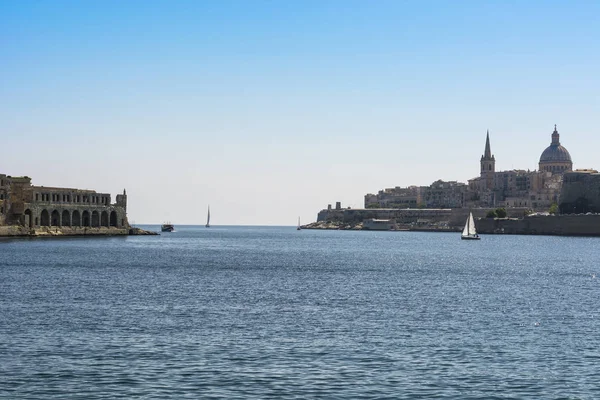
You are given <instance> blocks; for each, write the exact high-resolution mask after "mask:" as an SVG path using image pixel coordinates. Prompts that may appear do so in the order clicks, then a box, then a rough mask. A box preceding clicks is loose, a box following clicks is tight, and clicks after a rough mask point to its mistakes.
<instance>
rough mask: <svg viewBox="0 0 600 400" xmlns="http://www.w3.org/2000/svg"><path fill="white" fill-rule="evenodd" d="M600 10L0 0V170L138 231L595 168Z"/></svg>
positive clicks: (530, 5)
mask: <svg viewBox="0 0 600 400" xmlns="http://www.w3.org/2000/svg"><path fill="white" fill-rule="evenodd" d="M599 43H600V3H599V2H596V1H573V2H558V1H533V0H532V1H485V2H483V1H457V2H447V1H410V2H408V1H406V2H403V1H376V2H364V1H363V2H359V1H293V2H277V1H214V2H209V1H204V2H202V1H129V2H120V1H85V2H83V1H0V57H1V58H0V61H1V62H0V72H1V73H0V87H1V88H2V89H1V90H0V133H1V134H2V136H3V138H4V140H3V148H4V149H5V151H3V157H2V160H1V161H0V172H2V173H7V174H12V175H29V176H31V177H33V179H34V183H35V184H38V185H47V186H51V185H57V186H67V187H81V188H93V189H96V190H98V191H102V192H110V193H112V194H113V196H114V195H115V194H116V193H117V192H120V191H122V189H123V188H127V189H128V194H129V204H130V207H129V217H130V220H133V221H136V222H137V223H160V222H162V221H164V220H170V221H173V222H174V223H178V224H186V223H189V224H194V223H203V221H204V218H205V209H206V206H207V205H208V204H210V205H211V209H212V214H213V216H212V219H213V221H214V223H215V224H281V225H292V224H294V223H295V221H296V219H297V217H298V215H299V216H301V218H302V220H303V221H306V222H308V221H312V220H314V219H315V218H316V213H317V211H318V210H319V209H321V208H324V207H325V206H326V205H327V203H333V202H335V201H342V202H343V204H344V205H349V206H354V207H360V206H361V205H362V201H363V196H364V194H365V193H368V192H376V191H377V190H379V189H381V188H384V187H393V186H406V185H411V184H416V185H428V184H430V183H431V182H433V181H434V180H436V179H445V180H459V181H463V182H466V180H467V179H470V178H472V177H474V176H476V175H477V174H478V170H479V157H480V156H481V154H482V152H483V148H484V144H485V132H486V129H489V130H490V137H491V143H492V151H493V153H494V154H495V156H496V160H497V161H496V167H497V169H500V170H502V169H512V168H521V169H535V168H536V167H537V161H538V159H539V155H540V154H541V152H542V151H543V149H544V148H545V147H546V146H547V145H548V144H549V143H550V134H551V132H552V130H553V127H554V124H558V128H559V131H560V133H561V141H562V143H563V145H565V147H567V149H568V150H569V151H570V153H571V156H572V158H573V161H574V166H575V168H590V167H593V168H600V162H598V158H597V156H596V154H597V149H598V148H600V137H598V135H597V127H598V126H600V124H599V123H600V121H599V115H600V113H599V110H600V94H599V93H600V80H599V78H598V71H599V70H600V68H599V66H600V48H599V47H600V45H599Z"/></svg>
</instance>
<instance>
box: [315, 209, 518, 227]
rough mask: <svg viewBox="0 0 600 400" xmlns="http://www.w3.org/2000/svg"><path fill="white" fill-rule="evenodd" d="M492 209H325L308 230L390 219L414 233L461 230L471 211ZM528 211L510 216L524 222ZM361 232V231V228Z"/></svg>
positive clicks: (482, 213) (476, 213)
mask: <svg viewBox="0 0 600 400" xmlns="http://www.w3.org/2000/svg"><path fill="white" fill-rule="evenodd" d="M490 210H493V209H492V208H475V209H472V210H469V209H468V208H453V209H450V208H447V209H418V208H406V209H396V208H366V209H364V208H356V209H352V208H347V209H331V210H329V209H325V210H321V211H320V212H319V214H318V216H317V223H316V224H309V225H307V227H308V228H317V227H321V229H336V228H337V227H342V229H356V227H357V226H360V224H362V223H363V221H365V220H367V219H371V218H375V219H390V220H394V221H396V223H397V225H398V229H404V230H406V229H411V230H451V231H454V230H459V229H462V228H463V227H464V225H465V221H466V219H467V216H468V215H469V211H471V212H472V213H473V216H474V217H475V218H483V217H485V216H486V214H487V213H488V211H490ZM526 211H527V209H526V208H509V209H507V213H508V216H509V217H511V218H522V217H523V216H524V215H525V213H526ZM358 229H360V228H358Z"/></svg>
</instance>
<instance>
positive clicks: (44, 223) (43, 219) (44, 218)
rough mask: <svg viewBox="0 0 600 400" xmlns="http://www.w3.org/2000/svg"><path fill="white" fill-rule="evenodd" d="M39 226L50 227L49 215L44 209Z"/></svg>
mask: <svg viewBox="0 0 600 400" xmlns="http://www.w3.org/2000/svg"><path fill="white" fill-rule="evenodd" d="M40 225H41V226H50V213H49V212H48V210H46V209H43V210H42V213H41V215H40Z"/></svg>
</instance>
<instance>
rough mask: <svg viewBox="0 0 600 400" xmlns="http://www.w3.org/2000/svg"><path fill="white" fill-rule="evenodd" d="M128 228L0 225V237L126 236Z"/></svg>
mask: <svg viewBox="0 0 600 400" xmlns="http://www.w3.org/2000/svg"><path fill="white" fill-rule="evenodd" d="M129 234H130V232H129V229H128V228H115V227H110V228H108V227H100V228H89V227H87V228H71V227H62V228H61V227H57V226H52V227H47V226H46V227H37V228H27V227H24V226H0V237H2V236H8V237H17V236H23V237H43V236H124V235H129Z"/></svg>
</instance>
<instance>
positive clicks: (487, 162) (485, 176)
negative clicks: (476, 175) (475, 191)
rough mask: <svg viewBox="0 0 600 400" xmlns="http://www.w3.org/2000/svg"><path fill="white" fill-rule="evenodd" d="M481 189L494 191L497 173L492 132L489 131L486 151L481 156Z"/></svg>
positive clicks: (486, 139)
mask: <svg viewBox="0 0 600 400" xmlns="http://www.w3.org/2000/svg"><path fill="white" fill-rule="evenodd" d="M480 165H481V170H480V177H481V186H482V187H481V188H482V189H490V190H491V189H493V188H494V176H495V173H496V159H495V158H494V156H493V155H492V150H491V147H490V131H489V130H488V131H487V136H486V138H485V151H484V153H483V155H482V156H481V161H480Z"/></svg>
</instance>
